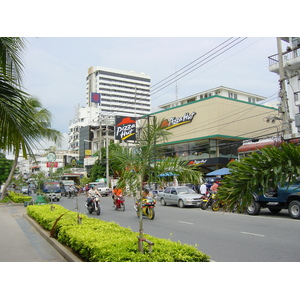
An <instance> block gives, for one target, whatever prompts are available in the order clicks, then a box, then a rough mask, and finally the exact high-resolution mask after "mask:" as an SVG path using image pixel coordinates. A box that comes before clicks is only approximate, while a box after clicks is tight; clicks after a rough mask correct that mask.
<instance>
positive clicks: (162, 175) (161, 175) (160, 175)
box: [158, 172, 178, 177]
mask: <svg viewBox="0 0 300 300" xmlns="http://www.w3.org/2000/svg"><path fill="white" fill-rule="evenodd" d="M158 176H159V177H167V176H178V174H174V173H172V172H166V173H162V174H159V175H158Z"/></svg>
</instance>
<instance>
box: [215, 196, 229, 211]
mask: <svg viewBox="0 0 300 300" xmlns="http://www.w3.org/2000/svg"><path fill="white" fill-rule="evenodd" d="M221 207H223V209H226V204H225V203H223V202H222V201H221V200H219V199H217V198H216V199H215V200H214V202H213V204H212V205H211V209H212V210H213V211H217V210H219V208H221Z"/></svg>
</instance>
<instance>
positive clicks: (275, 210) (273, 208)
mask: <svg viewBox="0 0 300 300" xmlns="http://www.w3.org/2000/svg"><path fill="white" fill-rule="evenodd" d="M269 211H270V212H271V213H272V214H278V213H279V212H280V211H281V208H275V207H269Z"/></svg>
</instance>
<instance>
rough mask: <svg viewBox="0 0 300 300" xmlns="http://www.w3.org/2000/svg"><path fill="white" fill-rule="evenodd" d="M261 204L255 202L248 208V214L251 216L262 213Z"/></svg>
mask: <svg viewBox="0 0 300 300" xmlns="http://www.w3.org/2000/svg"><path fill="white" fill-rule="evenodd" d="M260 208H261V206H260V204H259V203H258V202H256V201H255V200H253V201H252V202H251V203H250V204H249V205H248V206H247V209H246V210H247V213H248V214H249V215H252V216H254V215H258V214H259V212H260Z"/></svg>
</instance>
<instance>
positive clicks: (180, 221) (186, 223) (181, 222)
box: [178, 221, 194, 225]
mask: <svg viewBox="0 0 300 300" xmlns="http://www.w3.org/2000/svg"><path fill="white" fill-rule="evenodd" d="M178 222H179V223H183V224H189V225H193V224H194V223H190V222H184V221H178Z"/></svg>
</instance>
